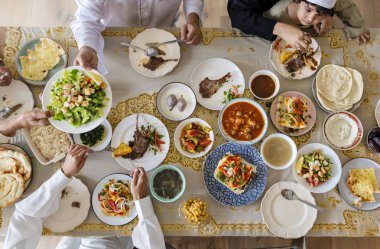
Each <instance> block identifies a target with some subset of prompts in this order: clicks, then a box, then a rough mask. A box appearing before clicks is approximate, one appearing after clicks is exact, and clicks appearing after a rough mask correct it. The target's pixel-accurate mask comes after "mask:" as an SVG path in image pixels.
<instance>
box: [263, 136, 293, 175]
mask: <svg viewBox="0 0 380 249" xmlns="http://www.w3.org/2000/svg"><path fill="white" fill-rule="evenodd" d="M276 137H279V138H283V139H285V140H286V141H287V142H288V144H289V146H290V147H291V150H292V155H291V158H290V160H289V161H288V162H287V163H286V164H284V165H281V166H274V165H272V164H271V163H269V162H268V161H267V160H266V159H265V156H264V147H265V145H266V144H267V142H268V141H269V140H271V139H273V138H276ZM260 154H261V157H262V158H263V161H264V163H265V164H266V165H268V167H269V168H272V169H275V170H282V169H287V168H289V167H290V166H291V165H292V164H293V163H294V162H295V160H296V158H297V146H296V144H295V143H294V141H293V140H292V139H291V138H290V137H289V136H287V135H284V134H281V133H275V134H271V135H269V136H268V137H267V138H265V139H264V141H263V142H262V143H261V147H260Z"/></svg>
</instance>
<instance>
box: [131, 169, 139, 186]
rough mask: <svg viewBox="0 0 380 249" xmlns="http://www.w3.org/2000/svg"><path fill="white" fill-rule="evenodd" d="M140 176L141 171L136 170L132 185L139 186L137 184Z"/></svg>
mask: <svg viewBox="0 0 380 249" xmlns="http://www.w3.org/2000/svg"><path fill="white" fill-rule="evenodd" d="M138 175H139V171H138V170H135V171H134V172H133V177H132V184H133V186H136V185H137V182H138V180H139V179H138V178H139V177H138Z"/></svg>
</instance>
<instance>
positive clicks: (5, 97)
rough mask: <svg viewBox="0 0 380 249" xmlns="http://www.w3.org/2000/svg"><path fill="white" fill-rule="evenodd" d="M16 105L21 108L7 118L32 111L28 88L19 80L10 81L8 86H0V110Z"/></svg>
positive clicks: (32, 100) (31, 97)
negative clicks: (19, 105)
mask: <svg viewBox="0 0 380 249" xmlns="http://www.w3.org/2000/svg"><path fill="white" fill-rule="evenodd" d="M17 104H22V106H21V107H20V109H18V110H17V111H16V112H14V113H12V114H11V115H10V116H9V117H14V116H18V115H20V114H22V113H24V112H26V111H29V110H32V109H33V106H34V99H33V94H32V92H31V91H30V90H29V87H28V86H27V85H26V84H25V83H23V82H21V81H19V80H12V82H11V84H10V85H9V86H0V110H2V109H4V108H6V107H13V106H15V105H17Z"/></svg>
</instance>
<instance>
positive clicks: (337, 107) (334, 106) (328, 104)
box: [317, 91, 352, 112]
mask: <svg viewBox="0 0 380 249" xmlns="http://www.w3.org/2000/svg"><path fill="white" fill-rule="evenodd" d="M317 97H318V100H319V102H320V103H321V105H322V106H323V107H324V108H325V109H326V110H328V111H332V112H335V111H347V110H349V109H351V108H352V105H342V104H339V103H338V102H336V101H330V100H327V99H326V98H325V97H323V96H322V95H321V94H320V92H319V91H317Z"/></svg>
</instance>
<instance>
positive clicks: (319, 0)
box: [307, 0, 336, 9]
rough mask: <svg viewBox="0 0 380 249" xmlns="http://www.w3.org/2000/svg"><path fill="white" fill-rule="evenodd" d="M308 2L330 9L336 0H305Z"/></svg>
mask: <svg viewBox="0 0 380 249" xmlns="http://www.w3.org/2000/svg"><path fill="white" fill-rule="evenodd" d="M307 1H308V2H309V3H313V4H316V5H319V6H321V7H324V8H326V9H332V8H334V6H335V3H336V0H307Z"/></svg>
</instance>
